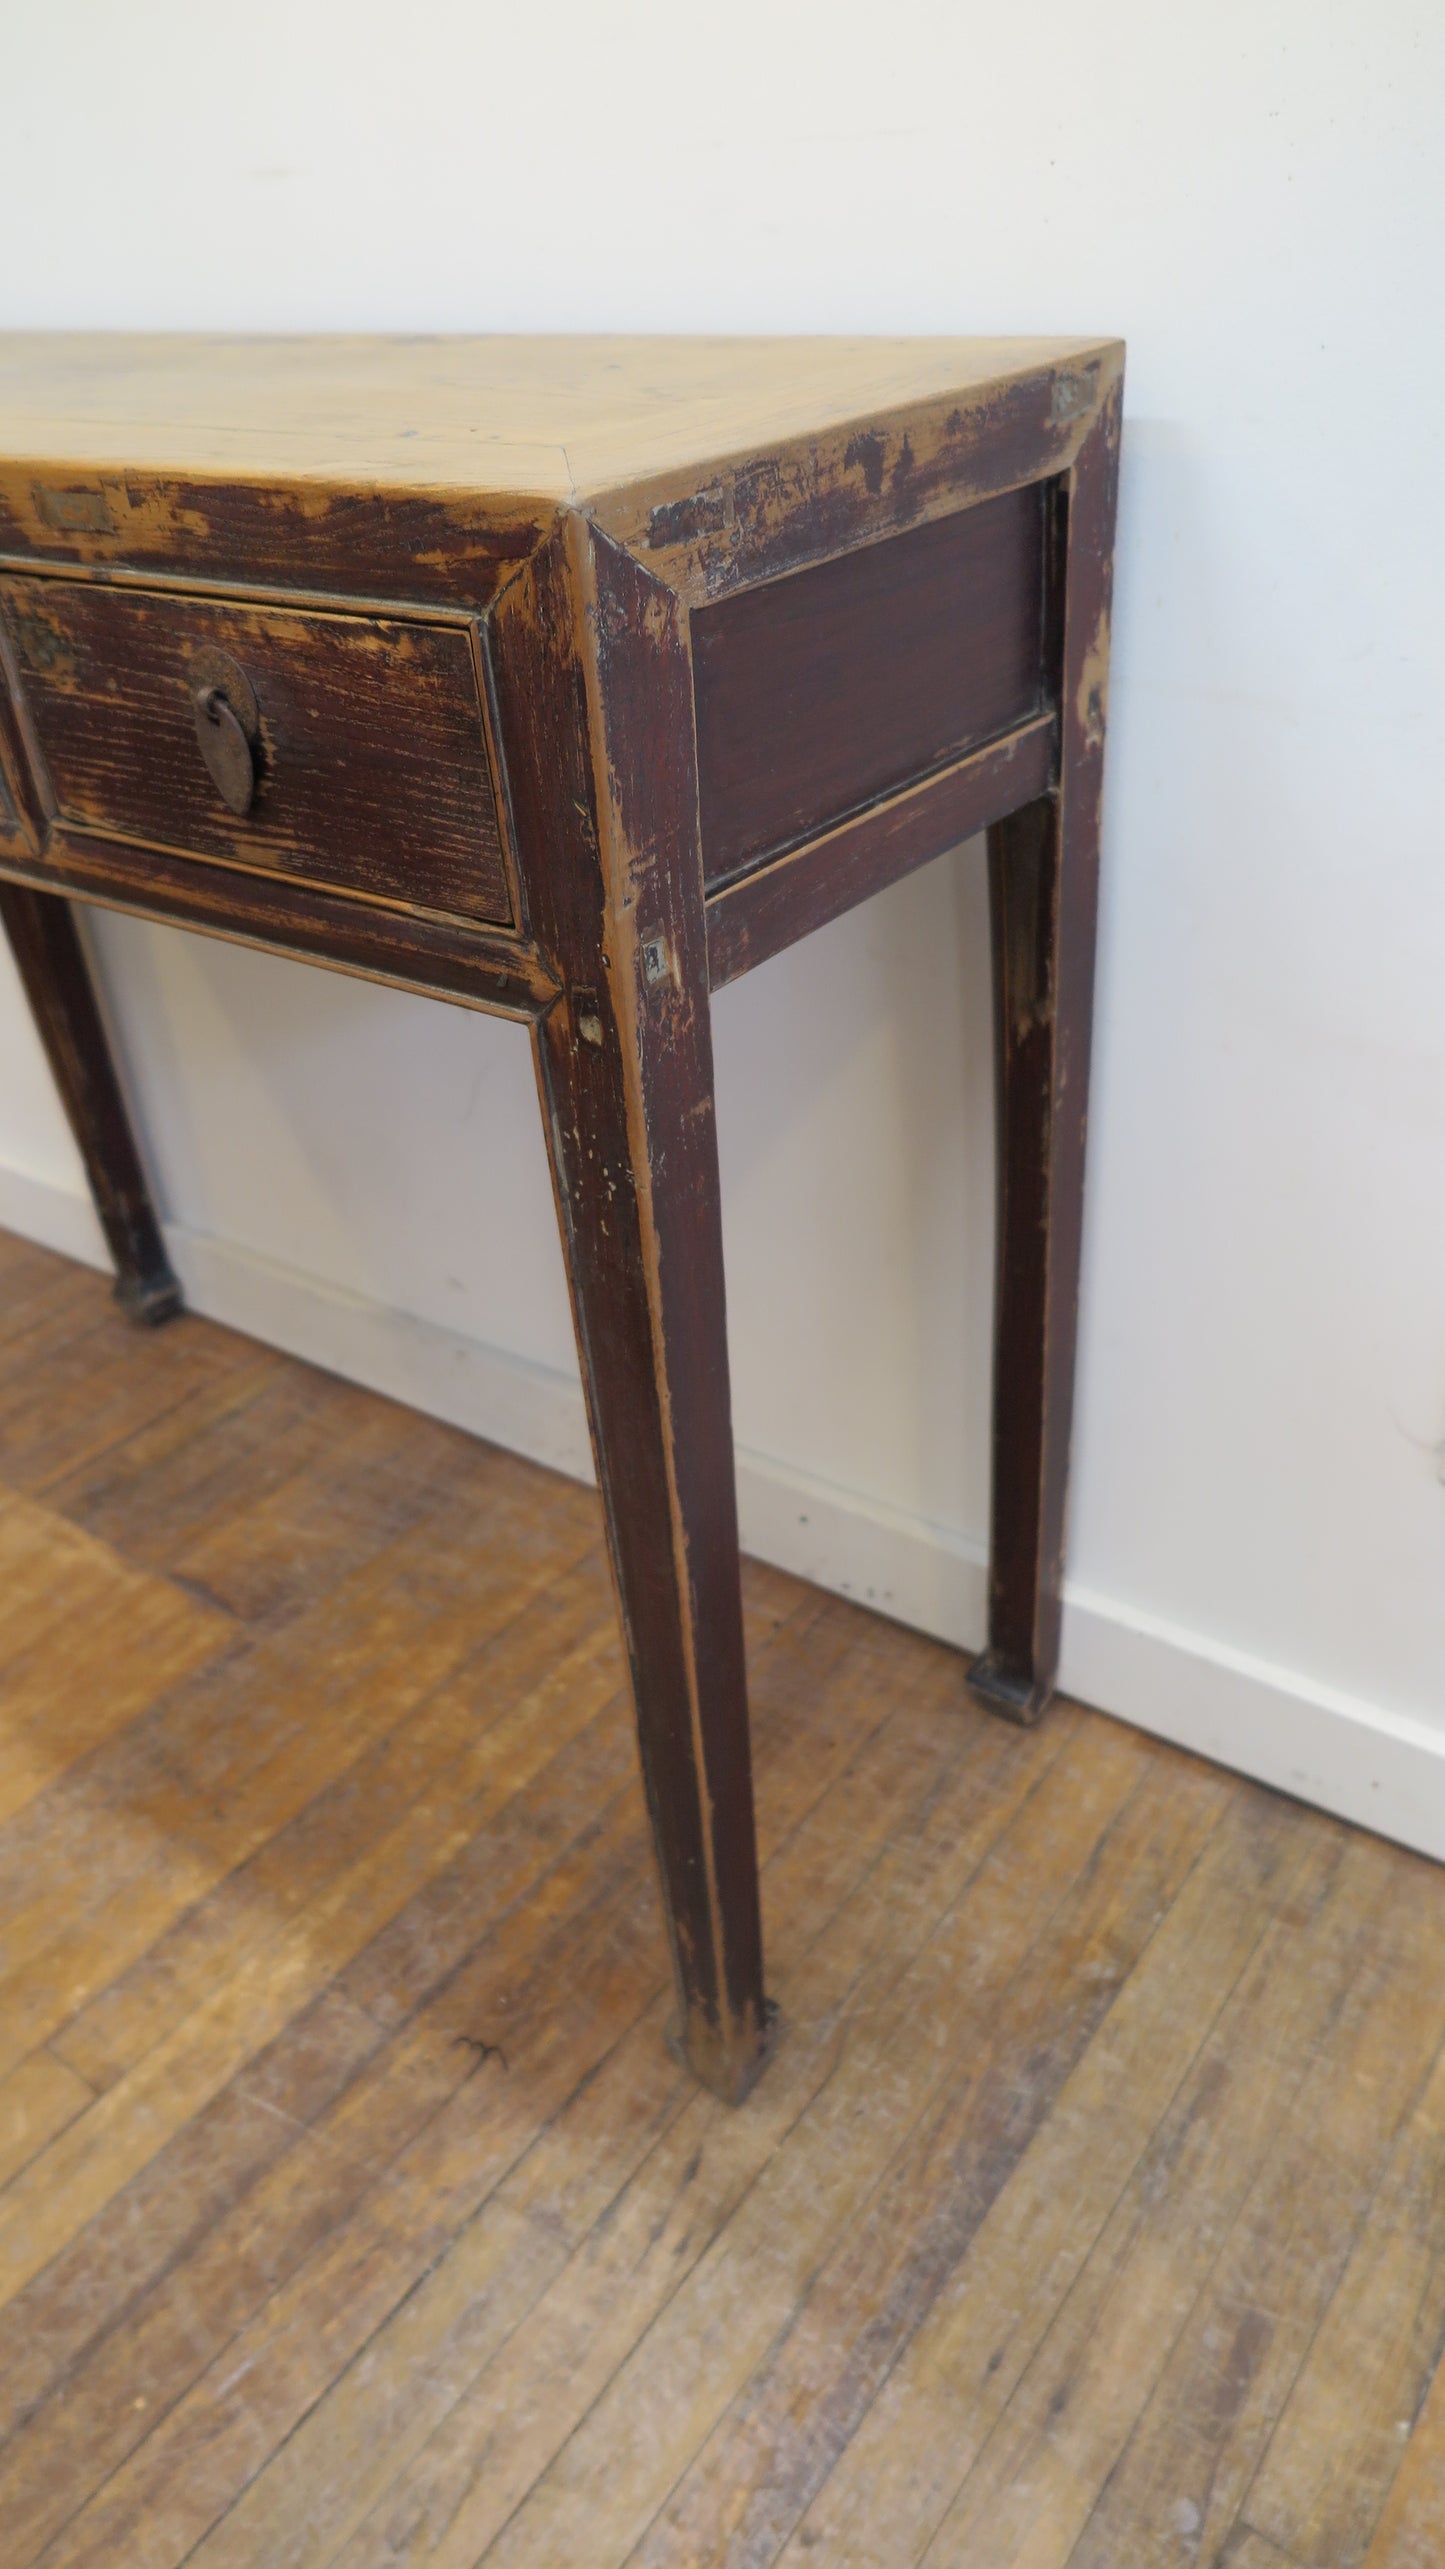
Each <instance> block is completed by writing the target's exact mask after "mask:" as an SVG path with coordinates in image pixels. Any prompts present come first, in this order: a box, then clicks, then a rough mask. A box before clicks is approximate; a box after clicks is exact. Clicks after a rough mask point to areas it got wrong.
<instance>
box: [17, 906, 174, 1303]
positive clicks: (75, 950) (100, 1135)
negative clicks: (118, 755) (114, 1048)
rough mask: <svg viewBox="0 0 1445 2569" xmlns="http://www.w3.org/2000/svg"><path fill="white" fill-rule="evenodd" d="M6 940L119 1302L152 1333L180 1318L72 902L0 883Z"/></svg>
mask: <svg viewBox="0 0 1445 2569" xmlns="http://www.w3.org/2000/svg"><path fill="white" fill-rule="evenodd" d="M0 919H3V921H4V924H5V931H6V934H7V936H8V937H9V940H10V945H11V949H12V951H13V953H14V956H15V960H16V963H17V964H18V965H19V968H20V978H21V981H22V982H23V983H24V986H25V993H26V996H27V998H28V999H29V1002H30V1006H31V1010H32V1013H33V1015H34V1018H35V1023H36V1026H37V1027H38V1029H39V1033H40V1040H41V1042H42V1043H43V1045H44V1046H45V1051H46V1055H47V1058H48V1060H49V1063H50V1067H51V1069H52V1071H53V1072H54V1074H55V1082H56V1086H57V1087H58V1089H59V1091H60V1095H61V1100H62V1103H63V1104H64V1107H65V1111H66V1114H67V1116H68V1117H69V1119H70V1128H71V1131H72V1132H73V1133H74V1135H75V1138H76V1141H77V1142H78V1143H79V1145H80V1154H81V1158H82V1159H83V1160H84V1162H85V1172H86V1175H87V1177H88V1178H89V1180H90V1191H91V1194H92V1195H93V1196H94V1198H95V1209H96V1211H97V1213H98V1214H99V1216H100V1221H101V1228H102V1230H103V1231H104V1233H105V1237H106V1243H107V1246H108V1247H109V1250H110V1254H111V1256H112V1258H113V1259H114V1260H115V1293H116V1300H117V1301H118V1302H119V1303H120V1305H121V1307H122V1309H123V1310H124V1311H126V1312H128V1313H129V1314H130V1316H131V1318H132V1319H133V1320H137V1321H141V1322H144V1323H146V1324H148V1325H151V1326H154V1325H155V1324H156V1323H157V1322H158V1321H162V1320H169V1319H170V1318H171V1317H172V1315H173V1313H175V1312H177V1311H179V1310H180V1308H181V1289H180V1286H179V1284H178V1283H177V1281H176V1278H175V1276H174V1275H173V1273H172V1272H171V1266H170V1261H169V1260H168V1258H167V1256H166V1251H165V1243H164V1241H163V1240H162V1238H161V1229H160V1224H159V1222H158V1221H157V1220H156V1214H155V1207H154V1205H153V1204H152V1202H151V1197H150V1190H149V1188H148V1186H147V1184H146V1179H145V1172H144V1170H143V1169H142V1167H141V1163H140V1154H139V1152H138V1150H137V1149H136V1144H135V1136H134V1134H133V1133H132V1131H131V1126H130V1118H129V1116H128V1114H127V1112H126V1106H125V1100H124V1098H123V1097H122V1095H121V1092H120V1083H119V1081H118V1080H117V1078H116V1074H115V1065H114V1063H113V1061H112V1060H111V1055H110V1046H109V1043H108V1042H107V1040H106V1034H105V1029H104V1027H103V1025H102V1024H101V1020H100V1011H99V1009H98V1008H97V1006H96V1001H95V993H94V991H93V989H92V988H91V982H90V974H89V971H88V970H87V967H86V961H85V956H84V954H83V953H82V951H81V945H80V939H79V937H78V936H77V934H76V930H75V921H74V918H73V917H72V915H71V908H70V904H69V902H68V901H66V900H63V899H62V898H61V897H60V896H59V895H58V894H56V893H53V892H35V891H32V890H31V889H30V888H29V886H28V885H22V884H18V883H0Z"/></svg>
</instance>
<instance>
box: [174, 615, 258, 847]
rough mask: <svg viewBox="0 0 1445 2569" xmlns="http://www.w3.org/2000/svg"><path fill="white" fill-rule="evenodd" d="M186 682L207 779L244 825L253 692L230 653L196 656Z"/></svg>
mask: <svg viewBox="0 0 1445 2569" xmlns="http://www.w3.org/2000/svg"><path fill="white" fill-rule="evenodd" d="M190 681H191V713H192V716H193V718H194V721H195V726H196V743H197V746H198V748H199V750H200V753H201V756H202V758H203V759H204V760H205V762H206V769H207V773H208V774H209V776H210V779H211V783H212V784H213V785H214V786H215V789H216V791H217V793H218V794H219V795H220V797H221V800H222V802H223V803H225V804H226V805H227V807H228V808H229V809H230V810H231V811H233V812H234V813H235V815H236V817H237V819H238V820H243V819H244V818H245V816H246V814H247V812H249V810H250V808H251V804H252V800H253V798H254V796H255V792H256V751H255V743H256V737H257V734H258V732H259V730H260V718H259V714H258V711H257V706H256V697H255V692H254V690H253V688H252V686H251V682H250V680H249V679H248V677H247V676H246V673H245V671H244V670H243V669H242V668H241V667H240V666H239V665H238V663H237V662H236V661H234V660H233V659H232V658H231V655H230V653H229V652H228V651H212V650H205V651H198V652H197V653H196V654H195V656H194V658H193V659H192V661H191V666H190Z"/></svg>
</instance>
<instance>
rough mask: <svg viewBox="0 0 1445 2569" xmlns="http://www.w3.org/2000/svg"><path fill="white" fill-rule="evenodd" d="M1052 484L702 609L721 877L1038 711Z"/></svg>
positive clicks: (704, 759)
mask: <svg viewBox="0 0 1445 2569" xmlns="http://www.w3.org/2000/svg"><path fill="white" fill-rule="evenodd" d="M1044 499H1045V486H1044V485H1042V484H1039V483H1035V484H1033V485H1032V486H1031V487H1026V488H1024V489H1022V490H1016V491H1007V492H1004V493H1003V494H1001V496H1000V497H999V498H997V499H993V500H985V501H983V502H982V503H981V504H980V506H978V507H977V508H971V509H960V510H958V511H957V512H956V514H955V515H954V516H952V517H944V518H938V519H935V520H934V521H933V522H932V523H931V524H925V525H923V526H919V527H914V528H912V529H910V531H909V532H908V533H907V534H905V535H895V536H892V537H890V538H888V539H887V540H885V541H884V542H882V543H878V544H867V545H862V546H860V547H859V548H858V550H857V551H855V552H851V553H839V554H836V555H835V556H834V557H833V559H832V560H831V561H827V562H819V563H816V564H815V565H814V566H813V567H812V568H811V569H809V570H806V571H796V572H794V573H793V575H792V577H791V578H789V579H782V580H767V581H763V582H762V583H760V584H759V585H758V586H757V587H756V588H749V589H743V590H739V591H738V592H736V593H735V594H734V595H733V596H731V597H728V598H723V599H720V600H719V601H718V602H717V603H716V604H715V605H711V606H705V607H699V608H697V609H696V610H695V612H694V614H693V618H692V651H693V666H694V672H695V683H696V690H697V768H698V796H699V804H700V814H701V829H702V856H703V873H704V876H705V878H706V881H707V884H708V886H709V889H712V888H714V887H717V886H720V885H722V884H724V883H726V882H728V881H729V880H730V879H731V878H732V877H733V876H734V875H736V874H740V873H742V872H743V871H744V870H745V868H747V867H748V866H750V865H755V864H757V863H758V861H759V859H760V858H762V857H764V856H767V855H771V854H773V853H774V852H775V851H776V850H778V849H780V848H783V847H787V846H790V845H791V844H793V843H794V842H795V841H797V840H800V839H804V838H812V837H815V836H816V835H817V834H818V833H819V832H820V831H821V830H824V829H826V828H828V827H829V826H830V825H831V824H832V823H834V822H836V821H838V820H840V819H841V818H842V817H843V815H844V814H845V813H848V812H852V811H858V810H861V809H862V808H863V806H864V805H865V804H867V803H871V802H873V801H875V800H876V799H877V798H878V797H879V796H880V795H882V794H885V793H893V792H897V790H898V789H899V788H900V787H901V786H903V785H905V784H907V783H908V782H909V781H910V779H912V778H914V777H918V776H922V775H925V774H927V773H928V771H929V770H930V769H933V768H937V767H942V766H944V765H946V764H949V763H950V762H953V761H956V760H957V759H959V758H960V757H961V756H962V755H963V753H964V751H965V750H968V749H972V748H973V747H975V746H976V745H977V744H978V743H979V742H980V741H984V740H989V739H992V738H993V737H994V736H995V735H996V734H998V733H1001V732H1006V731H1010V730H1013V729H1015V728H1016V727H1017V725H1018V724H1020V723H1022V722H1024V721H1026V720H1027V719H1028V717H1029V716H1030V715H1031V714H1034V713H1037V712H1038V710H1039V707H1040V704H1041V701H1042V697H1043V688H1044V668H1043V619H1044V534H1043V530H1044Z"/></svg>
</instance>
